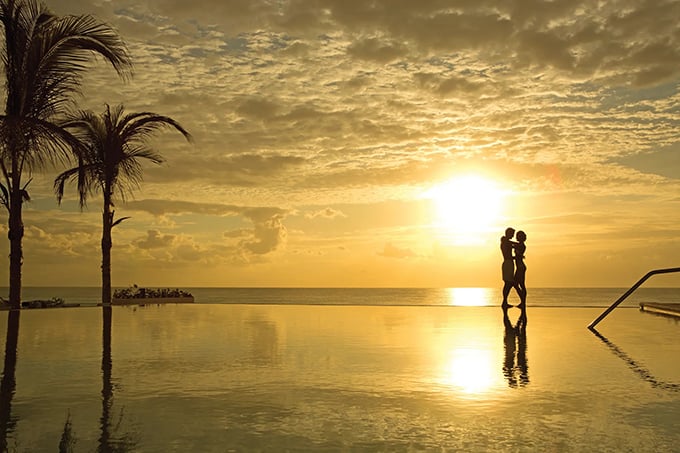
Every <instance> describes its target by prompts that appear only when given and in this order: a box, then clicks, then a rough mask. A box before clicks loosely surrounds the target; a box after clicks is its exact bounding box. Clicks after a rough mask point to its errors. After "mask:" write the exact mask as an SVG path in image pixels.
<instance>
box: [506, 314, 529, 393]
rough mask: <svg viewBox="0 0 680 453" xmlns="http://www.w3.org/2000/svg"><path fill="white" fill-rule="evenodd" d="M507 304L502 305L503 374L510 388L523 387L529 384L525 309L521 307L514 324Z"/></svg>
mask: <svg viewBox="0 0 680 453" xmlns="http://www.w3.org/2000/svg"><path fill="white" fill-rule="evenodd" d="M508 310H510V307H509V306H504V307H503V325H504V326H505V332H504V334H503V343H504V347H505V358H504V360H503V375H504V376H505V378H506V379H507V380H508V385H509V386H510V387H512V388H518V387H524V386H526V385H527V384H529V364H528V362H527V309H526V305H525V306H522V307H521V313H520V315H519V317H518V318H517V323H515V325H513V324H512V322H511V321H510V315H509V313H508Z"/></svg>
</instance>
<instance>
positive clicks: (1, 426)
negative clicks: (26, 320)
mask: <svg viewBox="0 0 680 453" xmlns="http://www.w3.org/2000/svg"><path fill="white" fill-rule="evenodd" d="M20 314H21V312H20V311H19V310H10V311H9V313H8V317H7V337H6V339H5V363H4V367H3V370H2V381H1V382H0V451H1V452H4V451H8V448H7V439H8V437H11V436H12V433H13V432H14V426H15V425H16V420H15V419H13V418H12V398H13V397H14V390H15V388H16V377H15V376H16V367H17V344H18V341H19V316H20Z"/></svg>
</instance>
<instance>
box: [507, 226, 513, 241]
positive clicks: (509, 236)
mask: <svg viewBox="0 0 680 453" xmlns="http://www.w3.org/2000/svg"><path fill="white" fill-rule="evenodd" d="M514 235H515V229H514V228H512V227H507V228H506V229H505V237H506V238H508V239H510V238H512V237H513V236H514Z"/></svg>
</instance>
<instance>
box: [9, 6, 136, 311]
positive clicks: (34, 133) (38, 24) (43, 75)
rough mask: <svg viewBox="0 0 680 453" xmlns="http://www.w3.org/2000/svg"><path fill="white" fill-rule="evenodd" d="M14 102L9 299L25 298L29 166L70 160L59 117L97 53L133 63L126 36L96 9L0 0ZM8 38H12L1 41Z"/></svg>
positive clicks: (125, 66)
mask: <svg viewBox="0 0 680 453" xmlns="http://www.w3.org/2000/svg"><path fill="white" fill-rule="evenodd" d="M0 25H2V27H3V31H4V38H5V40H4V43H0V57H1V58H2V62H3V63H4V67H3V70H4V71H3V72H4V76H5V88H6V104H5V111H4V114H3V115H0V173H1V174H0V181H1V182H0V203H2V204H3V205H4V206H5V208H6V209H7V211H8V213H9V219H8V223H9V241H10V266H9V302H10V304H11V305H12V308H15V309H18V308H20V306H21V265H22V260H23V258H22V239H23V236H24V224H23V219H22V206H23V203H24V201H26V200H28V199H29V198H28V192H27V190H26V187H27V186H28V182H30V179H29V181H28V182H26V181H24V180H23V176H24V174H26V173H28V174H29V175H30V174H31V173H32V172H33V171H34V170H40V169H43V168H45V167H46V166H47V165H49V164H54V163H57V162H63V161H67V160H68V158H69V155H70V153H71V152H74V151H77V149H76V146H77V143H76V142H75V141H74V140H73V137H71V136H70V135H69V134H68V133H67V132H66V131H65V130H64V129H63V128H60V127H58V126H57V125H56V124H55V120H56V118H59V117H60V116H62V115H63V114H64V113H65V112H67V111H68V110H69V108H71V107H72V102H73V98H74V96H75V95H76V94H78V89H79V87H80V83H81V80H82V76H83V74H84V72H85V70H86V69H87V68H88V62H89V61H90V60H91V59H92V58H93V57H94V56H95V55H96V54H98V55H100V56H102V57H104V59H105V60H106V61H108V62H109V63H111V65H112V66H113V68H114V69H115V70H116V71H117V72H118V74H119V75H121V76H125V75H126V74H127V72H128V70H129V69H130V67H131V65H130V59H129V57H128V53H127V50H126V47H125V44H124V43H123V41H122V40H121V39H120V37H119V36H118V34H117V33H116V32H115V30H113V29H112V28H111V27H109V26H108V25H106V24H104V23H102V22H99V21H98V20H96V19H94V18H93V17H91V16H86V15H83V16H56V15H54V14H53V13H51V12H50V11H49V10H48V9H47V7H46V6H45V5H43V4H42V3H41V2H40V1H39V0H0ZM1 44H4V46H3V45H1Z"/></svg>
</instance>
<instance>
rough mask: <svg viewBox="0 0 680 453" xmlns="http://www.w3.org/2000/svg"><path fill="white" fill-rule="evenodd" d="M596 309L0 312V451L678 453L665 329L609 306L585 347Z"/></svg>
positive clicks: (674, 361)
mask: <svg viewBox="0 0 680 453" xmlns="http://www.w3.org/2000/svg"><path fill="white" fill-rule="evenodd" d="M601 311H602V310H601V308H531V307H530V308H529V309H528V310H527V316H526V324H525V326H524V328H522V322H521V321H522V320H521V319H520V310H519V309H517V308H511V309H510V310H508V312H507V315H508V316H507V319H504V316H503V312H502V310H501V309H500V308H498V307H444V306H442V307H412V306H408V307H399V306H310V305H202V304H194V305H168V306H147V307H114V308H113V309H112V310H110V311H104V310H103V309H102V308H96V307H88V308H73V309H51V310H33V311H23V312H21V314H20V320H19V326H18V336H17V329H16V327H17V326H16V319H13V318H12V317H11V316H10V315H9V314H8V313H7V312H3V313H1V314H0V333H1V334H2V338H7V339H8V340H9V341H8V342H7V345H5V362H4V373H3V380H2V389H0V404H1V407H0V436H1V439H0V440H2V442H3V445H5V446H6V449H7V450H9V451H19V452H34V451H59V449H60V445H61V449H62V451H69V449H70V451H83V452H91V451H97V450H99V451H135V452H168V451H178V452H179V451H182V452H186V451H201V452H225V451H276V452H280V451H386V452H388V451H389V452H392V451H598V452H603V451H611V452H619V451H636V452H639V451H650V452H651V451H678V449H679V448H680V416H679V415H680V361H679V360H678V358H679V357H680V342H678V335H679V334H680V323H678V321H677V320H674V319H671V318H665V317H660V316H655V315H651V314H647V313H642V312H640V311H638V310H636V309H631V308H621V309H617V310H615V311H614V312H613V313H612V314H611V315H610V316H609V317H608V318H607V319H606V320H604V321H603V322H602V323H600V324H599V325H598V329H599V332H598V333H597V334H595V333H593V332H591V331H589V330H588V329H587V328H586V326H587V325H588V324H589V323H590V322H591V321H592V320H593V319H594V318H596V317H597V315H599V313H600V312H601ZM518 323H519V326H517V324H518ZM516 326H517V327H516ZM13 337H14V339H15V340H16V345H14V344H13ZM13 352H16V354H14V353H13Z"/></svg>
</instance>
